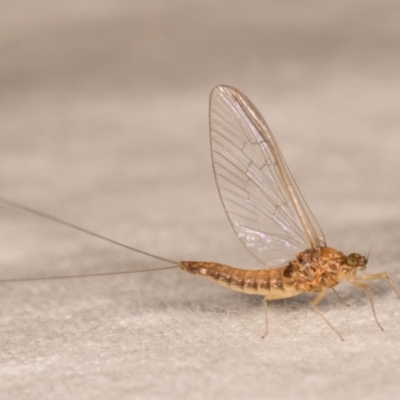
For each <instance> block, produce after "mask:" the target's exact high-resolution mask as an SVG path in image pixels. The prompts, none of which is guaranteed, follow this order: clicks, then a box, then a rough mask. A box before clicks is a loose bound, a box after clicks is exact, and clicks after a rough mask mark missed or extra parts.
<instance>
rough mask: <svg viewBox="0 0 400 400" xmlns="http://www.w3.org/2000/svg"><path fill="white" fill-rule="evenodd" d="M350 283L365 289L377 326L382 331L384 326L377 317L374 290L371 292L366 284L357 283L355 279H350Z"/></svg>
mask: <svg viewBox="0 0 400 400" xmlns="http://www.w3.org/2000/svg"><path fill="white" fill-rule="evenodd" d="M366 276H368V275H366ZM349 282H350V283H351V284H352V285H354V286H356V287H358V288H360V289H363V290H365V291H366V293H367V296H368V300H369V302H370V304H371V308H372V313H373V314H374V318H375V322H376V324H377V325H378V326H379V328H381V329H382V330H383V328H382V325H381V324H380V323H379V321H378V318H377V317H376V312H375V306H374V300H373V297H372V290H371V288H370V287H369V286H368V285H367V284H366V283H363V282H359V281H357V280H355V279H354V280H353V279H350V280H349Z"/></svg>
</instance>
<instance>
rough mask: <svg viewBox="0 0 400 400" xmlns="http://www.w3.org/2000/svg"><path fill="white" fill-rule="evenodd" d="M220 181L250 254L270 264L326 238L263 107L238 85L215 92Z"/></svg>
mask: <svg viewBox="0 0 400 400" xmlns="http://www.w3.org/2000/svg"><path fill="white" fill-rule="evenodd" d="M210 135H211V151H212V158H213V168H214V175H215V180H216V182H217V187H218V190H219V194H220V197H221V200H222V204H223V206H224V208H225V212H226V214H227V215H228V218H229V221H230V223H231V225H232V227H233V229H234V231H235V232H236V234H237V236H238V238H239V240H240V241H241V242H242V243H243V245H244V246H245V247H246V248H247V249H248V250H249V251H250V253H251V254H252V255H253V256H254V257H255V258H257V259H258V260H259V261H261V262H262V263H263V264H266V265H267V266H269V267H272V266H274V267H276V266H279V265H281V264H284V263H285V262H287V261H288V260H291V259H293V258H294V256H295V254H297V253H298V252H300V251H303V250H305V249H307V248H311V247H318V246H324V245H325V237H324V234H323V233H322V231H321V228H320V227H319V225H318V223H317V221H316V219H315V218H314V216H313V215H312V213H311V211H310V209H309V208H308V206H307V203H306V202H305V200H304V198H303V196H302V194H301V193H300V190H299V189H298V187H297V185H296V183H295V181H294V179H293V177H292V175H291V173H290V171H289V169H288V168H287V166H286V163H285V160H284V159H283V157H282V154H281V152H280V150H279V148H278V145H277V143H276V141H275V139H274V137H273V135H272V133H271V131H270V129H269V128H268V125H267V124H266V122H265V121H264V119H263V117H262V116H261V114H260V112H259V111H258V110H257V109H256V107H255V106H254V105H253V104H252V103H251V101H250V100H249V99H248V98H247V97H246V96H244V95H243V94H242V93H241V92H239V91H238V90H237V89H234V88H232V87H229V86H217V87H216V88H214V89H213V91H212V92H211V95H210Z"/></svg>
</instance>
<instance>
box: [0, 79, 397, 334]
mask: <svg viewBox="0 0 400 400" xmlns="http://www.w3.org/2000/svg"><path fill="white" fill-rule="evenodd" d="M210 139H211V154H212V159H213V170H214V177H215V180H216V184H217V188H218V191H219V195H220V198H221V201H222V204H223V207H224V210H225V212H226V215H227V217H228V219H229V221H230V223H231V226H232V228H233V230H234V231H235V233H236V235H237V237H238V239H239V240H240V241H241V243H242V244H243V245H244V247H245V248H246V249H247V250H248V251H249V253H250V254H251V255H252V256H253V257H254V258H255V259H257V260H258V261H260V262H261V264H262V265H263V266H264V267H265V269H259V270H246V269H239V268H234V267H230V266H228V265H224V264H218V263H214V262H197V261H181V262H179V261H175V260H171V259H168V258H165V257H160V256H157V255H155V254H153V253H149V252H147V251H143V250H139V249H137V248H134V247H131V246H128V245H125V244H123V243H120V242H117V241H115V240H112V239H109V238H106V237H104V236H102V235H99V234H97V233H94V232H92V231H89V230H87V229H85V228H82V227H80V226H77V225H75V224H72V223H70V222H67V221H64V220H61V219H60V218H57V217H54V216H51V215H49V214H47V213H44V212H41V211H38V210H35V209H32V208H30V207H27V206H25V205H22V204H19V203H17V202H14V201H11V200H8V199H4V198H1V197H0V203H3V204H6V205H8V206H12V207H15V208H18V209H20V210H24V211H27V212H29V213H31V214H35V215H38V216H40V217H43V218H47V219H49V220H52V221H54V222H57V223H60V224H62V225H65V226H69V227H71V228H73V229H76V230H78V231H81V232H84V233H86V234H89V235H91V236H95V237H97V238H99V239H102V240H105V241H107V242H110V243H113V244H115V245H118V246H121V247H124V248H127V249H130V250H132V251H135V252H137V253H141V254H143V255H146V256H149V257H152V258H154V259H158V260H162V261H165V262H168V263H169V264H171V266H169V267H161V268H153V269H147V270H136V271H121V272H105V273H104V272H100V273H92V274H79V275H68V276H52V277H46V278H37V277H32V278H22V279H21V278H15V279H1V280H0V282H16V281H32V280H42V279H61V278H78V277H86V276H100V275H114V274H127V273H133V272H144V271H150V270H153V271H154V270H161V269H170V268H178V267H180V268H181V269H182V270H184V271H186V272H189V273H191V274H194V275H198V276H204V277H206V278H208V279H210V280H212V281H214V282H216V283H218V284H220V285H222V286H225V287H227V288H230V289H233V290H235V291H238V292H242V293H246V294H255V295H262V296H264V301H263V305H264V309H265V322H266V331H265V334H266V333H267V331H268V318H267V302H268V301H269V300H276V299H286V298H289V297H293V296H297V295H299V294H301V293H316V296H315V298H314V299H313V300H312V302H311V306H312V308H313V310H314V311H315V312H316V313H317V314H318V315H319V316H320V317H321V318H322V319H323V320H324V321H325V322H326V323H327V324H328V325H329V326H330V327H331V328H332V329H333V331H334V332H336V334H337V335H338V336H339V337H340V338H341V339H342V340H343V338H342V336H341V334H340V333H339V332H338V331H337V330H336V329H335V328H334V327H333V326H332V324H331V323H330V322H329V321H328V320H327V318H326V317H325V316H324V314H323V313H322V312H321V311H320V310H319V308H318V304H319V303H320V301H321V300H322V299H323V298H324V296H325V294H326V292H327V290H328V289H332V290H333V291H335V289H334V287H335V286H336V285H337V284H339V283H340V282H342V281H343V280H344V279H346V280H347V281H348V282H349V283H351V284H352V285H354V286H356V287H358V288H360V289H363V290H364V291H365V292H366V294H367V296H368V300H369V302H370V304H371V308H372V312H373V316H374V318H375V321H376V323H377V325H378V326H379V327H380V328H381V329H382V326H381V325H380V324H379V322H378V320H377V317H376V313H375V308H374V303H373V299H372V291H371V288H370V286H369V285H368V284H367V283H365V282H366V281H374V280H381V279H385V280H386V281H387V282H388V283H389V285H390V286H391V287H392V289H393V290H394V291H395V293H396V295H397V297H398V298H399V299H400V291H399V290H398V289H397V288H396V286H395V285H394V283H393V281H392V280H391V279H390V277H389V276H388V275H387V274H386V273H385V272H381V273H374V274H366V275H357V271H358V270H364V269H365V268H366V265H367V261H368V259H367V257H365V256H361V255H359V254H355V253H352V254H350V255H348V256H346V255H344V254H343V253H342V252H340V251H337V250H334V249H332V248H330V247H326V240H325V236H324V234H323V232H322V230H321V228H320V227H319V225H318V222H317V220H316V219H315V217H314V216H313V214H312V212H311V210H310V209H309V207H308V205H307V203H306V201H305V200H304V198H303V196H302V194H301V192H300V190H299V188H298V187H297V185H296V182H295V181H294V178H293V176H292V175H291V173H290V171H289V169H288V167H287V165H286V162H285V160H284V159H283V157H282V154H281V151H280V149H279V147H278V144H277V142H276V140H275V138H274V136H273V135H272V132H271V131H270V129H269V127H268V125H267V123H266V122H265V120H264V118H263V117H262V115H261V113H260V112H259V111H258V110H257V108H256V107H255V106H254V104H253V103H252V102H251V101H250V100H249V99H248V98H247V97H246V96H245V95H244V94H243V93H241V92H239V91H238V90H237V89H235V88H233V87H230V86H217V87H216V88H214V89H213V91H212V92H211V95H210ZM335 293H336V292H335ZM342 301H343V300H342ZM264 336H265V335H264Z"/></svg>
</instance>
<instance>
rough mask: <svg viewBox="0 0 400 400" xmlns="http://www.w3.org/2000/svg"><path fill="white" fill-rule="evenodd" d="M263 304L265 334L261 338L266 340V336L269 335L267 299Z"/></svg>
mask: <svg viewBox="0 0 400 400" xmlns="http://www.w3.org/2000/svg"><path fill="white" fill-rule="evenodd" d="M262 304H263V309H264V314H265V333H264V335H262V336H261V338H262V339H264V338H265V336H267V335H268V305H267V298H266V297H264V299H263V301H262Z"/></svg>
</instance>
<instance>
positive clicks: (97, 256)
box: [0, 0, 400, 400]
mask: <svg viewBox="0 0 400 400" xmlns="http://www.w3.org/2000/svg"><path fill="white" fill-rule="evenodd" d="M34 3H35V5H33V4H32V2H29V1H24V0H21V1H16V2H6V1H1V8H2V12H1V13H0V21H1V24H0V50H1V58H0V188H1V189H0V195H1V196H4V197H8V198H10V199H14V200H16V201H19V202H22V203H24V204H26V205H29V206H31V207H35V208H37V209H40V210H43V211H45V212H48V213H51V214H53V215H56V216H58V217H60V218H63V219H65V220H68V221H70V222H72V223H75V224H78V225H80V226H83V227H85V228H87V229H90V230H93V231H95V232H98V233H100V234H102V235H105V236H108V237H110V238H113V239H115V240H119V241H121V242H123V243H126V244H128V245H132V246H135V247H138V248H140V249H143V250H146V251H149V252H152V253H155V254H158V255H161V256H164V257H167V258H172V259H177V260H185V259H189V260H190V259H191V260H212V261H218V262H224V263H228V264H231V265H234V266H238V267H243V268H246V267H255V266H256V265H257V263H256V262H255V261H254V260H252V259H251V257H250V256H249V254H248V253H247V252H246V251H245V250H244V249H243V247H242V246H241V244H240V243H239V242H238V241H237V239H236V238H235V235H234V234H233V232H232V230H231V227H230V225H229V223H228V221H227V219H226V216H225V214H224V211H223V209H222V206H221V204H220V200H219V198H218V194H217V190H216V188H215V184H214V178H213V175H212V167H211V162H210V160H211V158H210V152H209V136H208V95H209V92H210V90H211V89H212V87H213V86H215V85H217V84H221V83H225V84H230V85H233V86H235V87H237V88H239V89H240V90H241V91H243V92H244V93H245V94H246V95H247V96H248V97H249V98H250V99H251V100H252V101H253V102H254V103H255V104H256V105H257V107H258V108H259V109H260V111H261V112H262V114H263V115H264V116H265V118H266V120H267V121H268V123H269V125H270V126H271V128H272V130H273V132H274V134H275V136H276V138H277V141H278V143H279V145H280V146H281V150H282V152H283V154H284V156H285V158H286V161H287V163H288V165H289V167H290V168H291V170H292V172H293V175H294V177H295V178H296V180H297V182H298V184H299V187H300V188H301V190H302V192H303V194H304V196H305V198H306V199H307V201H308V203H309V205H310V207H311V209H312V210H313V212H314V214H315V216H316V217H317V219H318V221H319V222H320V225H321V227H322V229H323V230H324V232H325V235H326V238H327V241H328V244H329V245H330V246H332V247H335V248H338V249H339V250H342V251H344V252H346V253H350V252H359V253H362V254H365V253H367V252H368V249H369V248H370V246H371V245H372V249H371V255H370V262H369V265H368V270H367V272H368V271H370V272H379V271H386V272H387V273H389V274H390V275H391V276H392V278H393V280H394V281H395V282H396V283H397V285H399V286H400V265H399V259H400V247H399V242H400V230H399V226H400V211H399V204H400V187H399V174H400V158H399V156H398V154H399V149H400V135H399V127H400V113H399V111H398V110H399V99H400V78H399V71H400V58H399V51H398V50H399V46H400V24H399V15H400V14H399V13H400V5H399V3H398V2H397V1H394V0H393V1H389V0H387V1H381V2H375V1H365V2H362V3H361V2H356V1H325V2H316V1H306V2H295V1H286V2H277V1H267V2H265V1H261V0H260V1H236V2H227V1H223V2H214V1H211V0H210V1H202V2H187V1H182V0H181V1H180V0H171V1H168V2H165V1H162V0H159V1H149V2H129V1H117V2H115V1H103V2H80V1H69V2H64V3H60V2H48V1H44V0H38V1H35V2H34ZM0 219H1V224H0V243H1V252H0V276H1V278H11V277H27V276H43V277H45V276H50V275H54V274H73V273H85V272H87V273H90V272H100V271H120V270H125V269H140V268H150V267H155V266H161V265H164V263H163V262H161V261H157V260H154V259H151V258H148V257H145V256H140V255H138V254H135V253H132V252H129V251H127V250H124V249H121V248H118V247H116V246H113V245H111V244H109V243H105V242H101V241H100V240H97V239H95V238H91V237H89V236H87V235H84V234H83V233H79V232H76V231H73V230H71V229H69V228H66V227H63V226H60V225H57V224H54V223H52V222H49V221H46V220H43V219H40V218H38V217H35V216H32V215H29V214H27V213H24V212H22V211H17V210H13V209H11V208H9V207H7V206H3V205H2V206H0ZM371 285H372V287H373V290H374V295H375V306H376V311H377V315H378V317H379V320H380V322H381V323H382V325H383V326H384V328H385V331H384V332H381V331H380V329H379V328H378V327H377V326H376V324H375V322H374V320H373V317H372V313H371V309H370V307H369V304H368V302H367V299H366V296H365V294H364V293H362V291H360V290H357V289H356V288H353V287H350V285H348V284H343V285H341V286H340V287H339V288H338V291H339V294H340V295H341V296H342V297H343V299H344V300H345V301H346V302H347V303H349V304H350V307H346V306H344V305H343V304H342V303H340V301H339V300H338V299H337V297H336V296H335V295H334V294H333V293H331V294H330V295H329V296H328V297H327V299H326V300H324V301H323V303H322V304H321V310H322V311H323V312H324V313H325V315H326V317H327V318H328V319H329V321H330V322H331V323H332V324H333V325H334V326H335V327H336V328H337V329H338V330H339V331H340V332H341V333H342V335H343V336H344V338H345V341H344V342H341V341H340V340H339V339H338V338H337V336H336V335H335V334H334V332H332V330H331V329H330V328H329V327H328V326H327V325H326V324H325V323H324V322H323V321H322V320H321V319H320V318H319V317H318V316H316V315H315V314H314V313H313V311H312V310H311V309H310V307H309V304H310V300H311V299H312V296H309V295H304V296H300V297H297V298H295V299H293V300H291V301H289V312H286V310H285V306H284V303H283V302H281V301H277V302H274V303H271V305H270V308H269V321H270V333H269V336H268V337H267V338H266V339H264V340H262V339H261V338H260V336H261V334H262V333H263V330H264V315H263V312H262V308H261V299H260V298H259V297H250V296H245V295H241V294H238V293H235V292H231V291H229V290H226V289H224V288H221V287H219V286H217V285H214V284H212V283H211V282H208V281H207V280H202V279H200V278H196V277H193V276H190V275H188V274H184V273H183V272H181V271H179V270H172V271H163V272H151V273H144V274H136V275H124V276H112V277H102V278H86V279H72V280H62V281H40V282H26V283H13V284H11V283H7V284H1V285H0V297H1V309H0V398H1V399H13V400H19V399H55V398H57V399H70V398H76V399H113V398H118V399H204V398H208V399H221V398H224V399H338V398H340V399H361V398H362V399H364V400H374V399H397V398H398V396H399V392H400V349H399V345H400V339H399V338H400V302H399V301H398V299H397V298H396V296H395V294H394V293H393V291H391V289H390V288H389V287H388V285H387V284H386V283H385V282H376V283H372V284H371Z"/></svg>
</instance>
